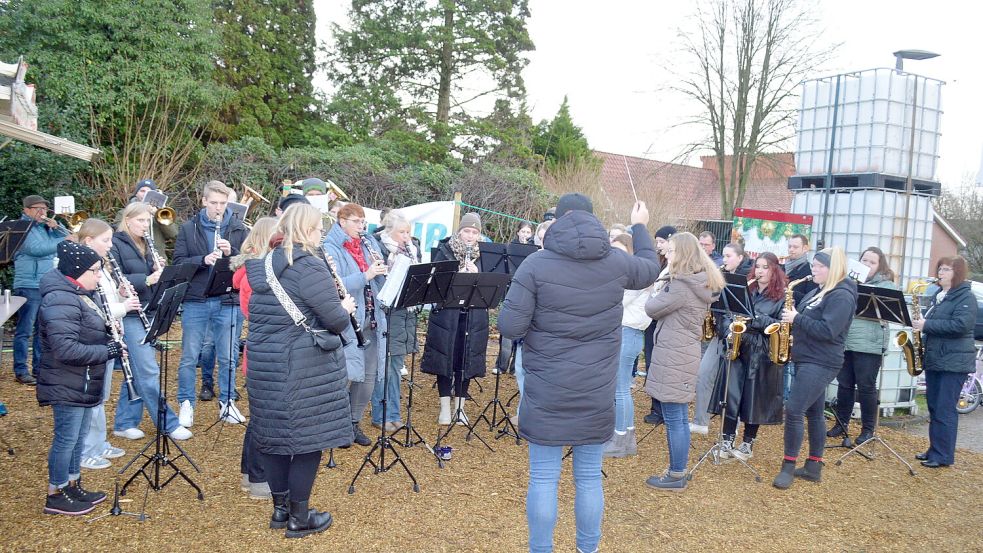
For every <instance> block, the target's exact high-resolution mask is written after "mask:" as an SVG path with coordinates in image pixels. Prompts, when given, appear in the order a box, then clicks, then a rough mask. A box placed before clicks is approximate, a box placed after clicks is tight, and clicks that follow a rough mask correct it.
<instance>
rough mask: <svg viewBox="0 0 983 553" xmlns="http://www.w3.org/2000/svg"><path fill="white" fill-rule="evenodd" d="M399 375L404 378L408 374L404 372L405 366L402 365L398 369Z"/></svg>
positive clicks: (406, 371) (408, 372)
mask: <svg viewBox="0 0 983 553" xmlns="http://www.w3.org/2000/svg"><path fill="white" fill-rule="evenodd" d="M399 374H400V376H406V375H408V374H410V371H408V370H406V365H403V366H402V367H400V369H399Z"/></svg>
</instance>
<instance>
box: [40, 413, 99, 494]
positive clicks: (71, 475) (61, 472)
mask: <svg viewBox="0 0 983 553" xmlns="http://www.w3.org/2000/svg"><path fill="white" fill-rule="evenodd" d="M51 411H52V414H53V415H54V418H55V428H54V436H52V438H51V449H49V450H48V483H49V484H51V485H52V486H54V487H56V488H63V487H65V486H66V485H67V484H68V482H69V481H70V480H78V477H79V472H80V471H81V463H82V442H83V441H84V440H85V429H86V428H87V427H88V426H89V418H90V416H91V415H92V412H91V410H90V409H89V408H88V407H75V406H71V405H52V406H51Z"/></svg>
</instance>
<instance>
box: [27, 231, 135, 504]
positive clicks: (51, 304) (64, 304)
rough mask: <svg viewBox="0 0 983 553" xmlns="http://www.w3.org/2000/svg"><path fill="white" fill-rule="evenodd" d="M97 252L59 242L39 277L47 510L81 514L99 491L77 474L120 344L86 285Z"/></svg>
mask: <svg viewBox="0 0 983 553" xmlns="http://www.w3.org/2000/svg"><path fill="white" fill-rule="evenodd" d="M101 272H102V261H101V259H100V258H99V254H97V253H96V252H95V251H93V250H92V249H91V248H89V247H87V246H82V245H79V244H77V243H75V242H67V241H66V242H62V243H61V244H59V246H58V268H57V269H56V270H53V271H49V272H48V273H47V274H45V276H44V277H43V278H42V279H41V294H42V300H41V308H42V309H41V310H40V312H41V316H40V325H39V326H40V334H41V349H42V350H43V351H44V356H43V357H42V361H41V363H42V364H41V367H40V368H39V370H38V388H37V397H38V403H39V404H40V405H42V406H46V405H50V406H51V409H52V414H53V416H54V435H53V437H52V441H51V450H50V451H49V452H48V495H47V498H46V500H45V505H44V512H45V513H47V514H60V515H82V514H85V513H88V512H89V511H91V510H92V509H93V507H94V506H95V505H96V504H97V503H100V502H102V501H103V500H104V499H106V494H104V493H100V492H87V491H85V490H84V489H82V485H81V483H80V482H79V476H80V471H81V465H80V458H81V453H82V447H83V442H84V441H85V432H84V430H83V429H85V428H88V426H89V417H90V416H91V415H92V409H91V408H92V407H94V406H96V405H98V404H99V403H100V402H101V401H102V391H103V385H104V380H105V375H106V363H107V362H108V361H109V360H110V359H114V358H117V357H120V356H122V354H123V345H122V344H120V343H119V342H115V341H113V340H112V339H111V338H110V337H109V335H108V333H107V331H106V322H105V321H106V317H108V316H110V315H108V312H109V310H108V308H107V307H106V306H103V305H101V303H100V301H99V299H98V298H96V297H95V294H94V293H93V291H94V290H95V289H96V288H97V287H98V286H99V278H100V275H101Z"/></svg>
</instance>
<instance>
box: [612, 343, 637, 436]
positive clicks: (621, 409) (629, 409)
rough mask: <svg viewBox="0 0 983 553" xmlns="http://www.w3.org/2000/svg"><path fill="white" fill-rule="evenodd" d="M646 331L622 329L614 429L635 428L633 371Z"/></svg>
mask: <svg viewBox="0 0 983 553" xmlns="http://www.w3.org/2000/svg"><path fill="white" fill-rule="evenodd" d="M644 340H645V331H644V330H638V329H637V328H631V327H627V326H623V327H621V355H619V356H618V382H617V387H615V389H614V429H615V430H616V431H618V432H625V431H626V430H627V429H628V428H635V400H634V399H632V397H631V371H632V367H633V366H634V365H635V359H636V358H637V357H638V354H639V353H641V351H642V342H643V341H644Z"/></svg>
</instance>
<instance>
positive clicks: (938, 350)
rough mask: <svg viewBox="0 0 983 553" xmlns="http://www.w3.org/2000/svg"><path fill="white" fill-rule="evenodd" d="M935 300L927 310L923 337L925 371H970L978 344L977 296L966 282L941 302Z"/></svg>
mask: <svg viewBox="0 0 983 553" xmlns="http://www.w3.org/2000/svg"><path fill="white" fill-rule="evenodd" d="M937 298H938V295H936V296H935V297H934V298H933V299H932V304H931V305H930V306H929V309H928V312H927V313H925V327H924V328H923V329H922V340H923V341H924V343H925V370H926V371H947V372H955V373H971V372H973V371H974V363H975V358H976V347H975V346H974V344H973V328H974V327H975V326H976V310H977V306H976V297H975V296H974V295H973V290H972V288H971V284H970V283H969V282H968V281H966V282H963V283H962V284H960V285H959V286H956V287H955V288H952V289H951V290H949V292H948V293H946V295H945V297H944V298H942V301H937Z"/></svg>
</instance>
